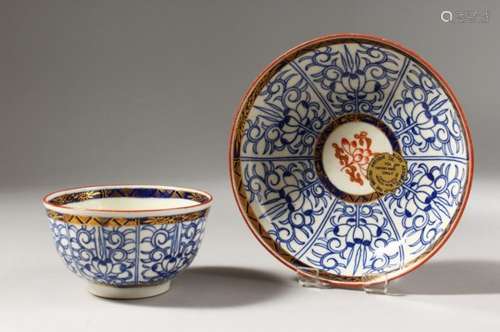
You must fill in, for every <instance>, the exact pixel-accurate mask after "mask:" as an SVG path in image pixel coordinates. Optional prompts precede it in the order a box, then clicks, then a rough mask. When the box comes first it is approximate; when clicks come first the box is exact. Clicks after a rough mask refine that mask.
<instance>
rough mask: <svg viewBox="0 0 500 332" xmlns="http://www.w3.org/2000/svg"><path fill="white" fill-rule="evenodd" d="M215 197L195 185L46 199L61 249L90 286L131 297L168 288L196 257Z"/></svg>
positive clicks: (89, 191)
mask: <svg viewBox="0 0 500 332" xmlns="http://www.w3.org/2000/svg"><path fill="white" fill-rule="evenodd" d="M212 202H213V199H212V196H211V195H210V194H208V193H206V192H202V191H199V190H194V189H187V188H179V187H167V186H151V185H122V186H116V185H115V186H97V187H81V188H73V189H67V190H60V191H57V192H53V193H50V194H48V195H46V196H45V197H44V198H43V205H44V206H45V208H46V211H47V216H48V218H49V227H50V230H51V232H52V237H53V240H54V243H55V246H56V249H57V252H58V254H59V255H60V256H61V257H62V259H63V261H64V263H65V264H66V266H67V267H68V268H69V270H71V271H72V272H73V273H75V274H76V275H78V276H79V277H82V278H84V279H86V280H87V281H89V286H88V290H89V292H91V293H92V294H94V295H97V296H100V297H106V298H118V299H125V298H127V299H132V298H144V297H150V296H155V295H158V294H161V293H163V292H166V291H168V289H169V287H170V281H171V280H172V279H173V278H175V276H176V275H177V274H178V273H179V272H181V271H183V270H184V269H186V268H187V267H188V266H189V265H190V264H191V263H192V261H193V260H194V258H195V256H196V254H197V252H198V250H199V247H200V243H201V240H202V238H203V233H204V230H205V223H206V218H207V215H208V211H209V208H210V206H211V205H212Z"/></svg>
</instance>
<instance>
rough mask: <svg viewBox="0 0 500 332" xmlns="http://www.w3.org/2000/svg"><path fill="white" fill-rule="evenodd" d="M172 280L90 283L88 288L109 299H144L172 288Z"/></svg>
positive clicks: (95, 293)
mask: <svg viewBox="0 0 500 332" xmlns="http://www.w3.org/2000/svg"><path fill="white" fill-rule="evenodd" d="M170 282H171V281H170V280H168V281H166V282H164V283H161V284H158V285H152V286H137V287H114V286H107V285H103V284H97V283H91V282H90V283H88V285H87V290H88V291H89V293H91V294H92V295H95V296H98V297H103V298H107V299H143V298H147V297H152V296H156V295H160V294H163V293H165V292H167V291H168V290H169V289H170Z"/></svg>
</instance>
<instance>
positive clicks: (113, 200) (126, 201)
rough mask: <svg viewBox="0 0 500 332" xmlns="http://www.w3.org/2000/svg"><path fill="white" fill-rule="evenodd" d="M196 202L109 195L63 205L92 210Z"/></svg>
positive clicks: (153, 208) (123, 209) (148, 208)
mask: <svg viewBox="0 0 500 332" xmlns="http://www.w3.org/2000/svg"><path fill="white" fill-rule="evenodd" d="M197 204H199V203H198V202H195V201H192V200H189V199H184V198H168V199H166V198H140V197H109V198H97V199H90V200H88V201H82V202H74V203H68V204H65V205H64V206H66V207H71V208H74V209H83V210H85V209H92V210H115V211H116V210H118V211H130V210H160V209H172V208H183V207H188V206H194V205H197Z"/></svg>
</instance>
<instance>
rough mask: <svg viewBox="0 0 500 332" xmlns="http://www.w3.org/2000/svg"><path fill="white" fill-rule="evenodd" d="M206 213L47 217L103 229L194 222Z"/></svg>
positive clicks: (49, 213)
mask: <svg viewBox="0 0 500 332" xmlns="http://www.w3.org/2000/svg"><path fill="white" fill-rule="evenodd" d="M207 213H208V209H205V210H202V211H196V212H191V213H186V214H177V215H173V216H160V217H142V218H107V217H92V216H78V215H73V214H63V213H58V212H55V211H51V210H47V216H48V217H49V218H50V219H52V220H58V221H62V222H65V223H68V224H74V225H86V226H104V227H116V226H138V225H162V224H176V223H181V222H186V221H195V220H197V219H200V218H203V217H205V216H206V215H207Z"/></svg>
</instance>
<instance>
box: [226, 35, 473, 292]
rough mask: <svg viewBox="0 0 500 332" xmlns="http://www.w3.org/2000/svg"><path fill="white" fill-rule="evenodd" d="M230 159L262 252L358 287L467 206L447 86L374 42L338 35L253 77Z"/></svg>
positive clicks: (439, 240) (404, 55) (435, 241)
mask: <svg viewBox="0 0 500 332" xmlns="http://www.w3.org/2000/svg"><path fill="white" fill-rule="evenodd" d="M229 162H230V176H231V183H232V187H233V191H234V194H235V197H236V200H237V203H238V206H239V208H240V210H241V213H242V215H243V217H244V219H245V221H246V223H247V224H248V226H249V228H250V230H251V231H252V233H253V234H254V235H255V236H256V238H257V239H258V240H259V241H260V242H261V243H262V245H264V247H265V248H266V249H267V250H268V251H269V252H270V253H271V254H272V255H274V256H275V257H276V258H277V259H279V260H280V261H281V262H282V263H284V264H285V265H286V266H288V267H290V268H292V269H294V270H296V271H306V270H316V271H318V275H319V278H320V279H321V280H322V281H325V282H328V283H331V284H334V285H337V286H346V287H361V286H363V285H364V284H365V283H367V280H369V279H367V276H373V277H374V278H376V277H379V276H382V275H383V276H384V277H386V278H388V280H391V279H395V278H397V277H400V276H402V275H404V274H406V273H408V272H410V271H412V270H414V269H415V268H417V267H418V266H420V265H422V264H423V263H424V262H425V261H427V260H428V259H429V258H430V257H432V256H433V255H434V254H435V253H436V252H437V251H438V250H439V249H440V248H441V247H442V245H443V244H444V243H445V242H446V240H447V239H448V238H449V237H450V235H451V234H452V233H453V231H454V229H455V227H456V226H457V224H458V222H459V219H460V217H461V215H462V212H463V210H464V207H465V205H466V203H467V199H468V196H469V192H470V187H471V180H472V171H473V149H472V142H471V137H470V132H469V127H468V125H467V122H466V119H465V116H464V112H463V110H462V108H461V106H460V104H459V103H458V101H457V98H456V97H455V94H454V93H453V91H452V90H451V88H450V86H449V85H448V84H447V83H446V81H445V80H444V79H443V77H442V76H441V75H440V74H439V73H438V72H437V71H436V70H435V69H434V68H433V67H432V66H431V65H430V64H429V63H428V62H427V61H425V60H424V59H422V58H421V57H420V56H418V55H417V54H416V53H414V52H413V51H411V50H408V49H407V48H405V47H403V46H401V45H399V44H397V43H395V42H392V41H389V40H387V39H385V38H380V37H375V36H368V35H359V34H339V35H330V36H325V37H321V38H317V39H314V40H311V41H308V42H306V43H303V44H301V45H299V46H297V47H295V48H293V49H291V50H289V51H288V52H286V53H285V54H283V55H281V56H280V57H278V58H277V59H276V60H274V61H273V62H272V63H271V64H270V65H269V66H268V67H267V68H266V69H265V70H264V71H263V72H262V73H261V74H260V75H259V76H258V77H257V79H256V80H255V81H254V82H253V83H252V85H251V86H250V88H249V90H248V91H247V92H246V94H245V95H244V97H243V99H242V102H241V104H240V106H239V108H238V110H237V114H236V116H235V118H234V122H233V128H232V132H231V138H230V151H229Z"/></svg>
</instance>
